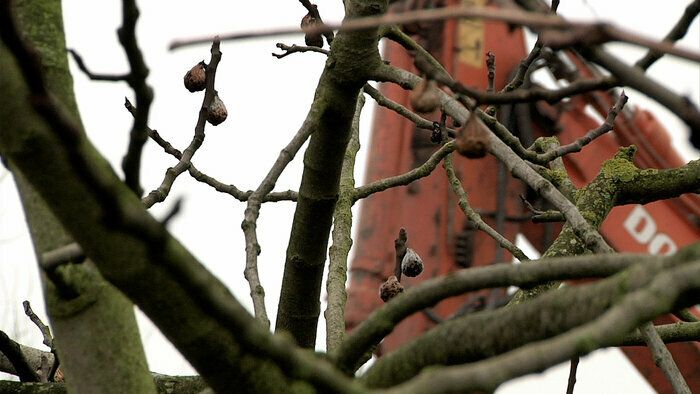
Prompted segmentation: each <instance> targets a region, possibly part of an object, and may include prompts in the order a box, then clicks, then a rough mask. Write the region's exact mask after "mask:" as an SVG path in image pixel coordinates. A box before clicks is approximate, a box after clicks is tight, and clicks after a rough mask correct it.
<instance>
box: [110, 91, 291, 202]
mask: <svg viewBox="0 0 700 394" xmlns="http://www.w3.org/2000/svg"><path fill="white" fill-rule="evenodd" d="M124 106H125V107H126V109H127V110H128V111H129V112H130V113H131V114H132V115H133V114H135V113H136V108H135V107H134V106H133V105H132V104H131V102H130V101H129V100H128V99H127V100H126V101H125V102H124ZM146 131H147V132H148V136H149V137H150V138H151V139H152V140H153V141H155V143H156V144H158V146H160V147H161V148H163V150H164V151H165V153H167V154H169V155H171V156H173V157H175V158H176V159H178V160H180V159H181V158H182V152H180V151H179V150H178V149H176V148H175V147H174V146H172V144H170V142H168V141H167V140H165V139H164V138H163V137H162V136H161V135H160V133H158V131H156V130H153V129H151V128H150V127H147V128H146ZM187 171H188V172H189V173H190V175H191V176H192V178H194V179H195V180H197V181H199V182H201V183H204V184H206V185H209V186H211V187H212V188H214V190H216V191H218V192H220V193H226V194H229V195H230V196H232V197H233V198H235V199H236V200H238V201H242V202H245V201H248V197H250V195H251V194H253V191H252V190H248V191H243V190H241V189H239V188H237V187H236V185H233V184H226V183H223V182H221V181H219V180H218V179H216V178H214V177H211V176H209V175H207V174H205V173H203V172H202V171H200V170H199V169H197V167H196V166H195V165H194V164H193V163H192V162H191V161H190V166H189V167H188V168H187ZM296 200H297V192H296V191H293V190H287V191H283V192H274V193H269V194H267V195H266V196H265V198H264V199H263V202H278V201H296Z"/></svg>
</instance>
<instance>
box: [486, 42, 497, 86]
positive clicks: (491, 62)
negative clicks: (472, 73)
mask: <svg viewBox="0 0 700 394" xmlns="http://www.w3.org/2000/svg"><path fill="white" fill-rule="evenodd" d="M486 69H487V70H488V75H487V80H488V87H487V88H486V91H487V92H489V93H493V92H494V90H495V87H494V80H495V79H496V55H495V54H494V53H493V52H492V51H489V52H488V53H487V54H486Z"/></svg>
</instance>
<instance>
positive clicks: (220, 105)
mask: <svg viewBox="0 0 700 394" xmlns="http://www.w3.org/2000/svg"><path fill="white" fill-rule="evenodd" d="M227 117H228V111H227V110H226V106H225V105H224V102H223V101H221V99H220V98H219V94H218V93H214V100H212V102H211V104H210V105H209V108H208V110H207V121H208V122H209V123H211V124H212V125H213V126H217V125H219V124H221V122H223V121H224V120H226V118H227Z"/></svg>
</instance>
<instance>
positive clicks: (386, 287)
mask: <svg viewBox="0 0 700 394" xmlns="http://www.w3.org/2000/svg"><path fill="white" fill-rule="evenodd" d="M399 293H403V285H402V284H401V282H399V280H398V279H396V276H394V275H391V276H390V277H389V279H387V280H386V282H384V283H382V285H381V286H380V287H379V297H381V299H382V301H384V302H387V301H389V300H390V299H392V298H394V297H396V296H397V295H399Z"/></svg>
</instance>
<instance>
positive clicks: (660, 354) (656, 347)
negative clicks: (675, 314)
mask: <svg viewBox="0 0 700 394" xmlns="http://www.w3.org/2000/svg"><path fill="white" fill-rule="evenodd" d="M639 332H641V334H642V337H643V338H644V342H646V343H647V346H648V347H649V350H650V351H651V354H652V355H653V356H654V363H655V364H656V366H658V367H659V368H661V370H662V371H663V372H664V375H666V378H667V379H668V381H669V382H670V383H671V386H672V387H673V391H674V392H675V393H677V394H678V393H683V394H686V393H687V394H690V388H689V387H688V384H687V383H686V382H685V379H684V378H683V375H682V374H681V371H679V370H678V366H677V365H676V363H675V362H674V361H673V356H671V352H670V351H669V350H668V348H667V347H666V345H665V344H664V342H663V341H662V340H661V337H659V333H658V332H656V329H654V324H653V323H652V322H646V323H644V324H642V326H641V327H639Z"/></svg>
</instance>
